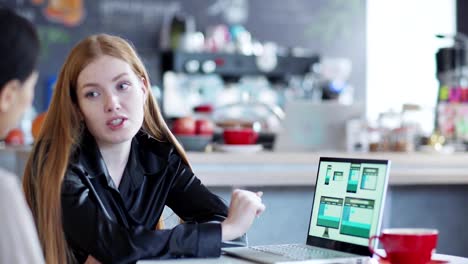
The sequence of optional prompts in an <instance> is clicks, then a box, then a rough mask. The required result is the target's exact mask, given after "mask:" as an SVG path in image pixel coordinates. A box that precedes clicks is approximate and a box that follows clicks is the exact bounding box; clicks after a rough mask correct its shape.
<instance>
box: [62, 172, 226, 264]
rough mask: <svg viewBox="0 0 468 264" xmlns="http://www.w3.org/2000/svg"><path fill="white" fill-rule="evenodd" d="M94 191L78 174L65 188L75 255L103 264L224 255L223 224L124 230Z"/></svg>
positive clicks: (67, 223) (70, 177)
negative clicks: (222, 253)
mask: <svg viewBox="0 0 468 264" xmlns="http://www.w3.org/2000/svg"><path fill="white" fill-rule="evenodd" d="M68 173H72V174H74V172H71V171H69V172H68ZM92 188H93V187H92V185H91V184H86V181H83V178H81V179H80V177H78V175H76V174H75V175H67V177H66V179H65V181H64V183H63V185H62V210H63V226H64V231H65V236H66V238H67V242H68V244H69V246H71V247H72V248H73V249H74V250H75V251H80V252H86V253H89V254H91V255H93V256H94V257H95V258H96V259H98V260H99V261H101V262H103V263H129V262H134V261H136V260H138V259H142V258H154V257H157V258H161V259H165V258H174V257H216V256H219V255H220V247H221V245H220V244H221V226H220V224H219V223H200V224H198V223H192V222H189V223H185V224H180V225H178V226H176V227H175V228H173V229H170V230H157V231H155V230H148V229H146V228H144V227H143V226H136V227H133V228H124V227H123V226H121V225H119V224H118V223H117V222H116V221H114V220H113V219H112V218H111V217H110V216H109V214H108V213H107V212H106V209H105V208H104V207H103V206H102V204H101V205H100V204H99V202H100V201H99V199H98V198H95V197H92V195H89V194H90V192H92ZM186 203H187V204H189V203H190V202H188V201H186ZM176 208H178V209H179V208H180V207H176ZM188 215H193V214H192V213H189V214H188Z"/></svg>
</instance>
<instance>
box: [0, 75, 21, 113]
mask: <svg viewBox="0 0 468 264" xmlns="http://www.w3.org/2000/svg"><path fill="white" fill-rule="evenodd" d="M20 86H21V83H20V81H19V80H16V79H14V80H10V81H8V82H7V83H6V84H5V85H4V86H3V88H2V89H1V90H0V112H2V113H5V112H8V110H9V109H10V108H11V106H12V105H14V103H15V101H16V97H17V96H18V92H19V89H20V88H21V87H20Z"/></svg>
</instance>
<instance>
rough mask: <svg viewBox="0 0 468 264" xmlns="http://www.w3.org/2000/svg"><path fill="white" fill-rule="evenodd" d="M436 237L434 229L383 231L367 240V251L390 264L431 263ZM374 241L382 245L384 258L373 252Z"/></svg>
mask: <svg viewBox="0 0 468 264" xmlns="http://www.w3.org/2000/svg"><path fill="white" fill-rule="evenodd" d="M437 236H438V231H437V230H436V229H424V228H390V229H385V230H383V231H382V234H381V235H380V236H372V237H371V238H370V239H369V250H370V251H371V252H372V254H375V255H377V256H379V257H380V258H381V259H384V260H387V261H389V262H390V263H392V264H426V263H429V262H430V261H431V257H432V252H433V251H434V249H435V248H436V245H437ZM375 239H378V240H380V242H381V243H382V246H383V249H384V250H385V253H386V255H387V256H386V257H384V256H381V255H380V254H379V253H377V252H376V251H375V249H374V247H373V246H372V241H373V240H375Z"/></svg>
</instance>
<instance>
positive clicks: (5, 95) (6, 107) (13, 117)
mask: <svg viewBox="0 0 468 264" xmlns="http://www.w3.org/2000/svg"><path fill="white" fill-rule="evenodd" d="M38 55H39V39H38V36H37V32H36V29H35V27H34V26H33V25H32V24H31V23H30V22H29V21H28V20H27V19H25V18H23V17H21V16H19V15H17V14H16V13H15V12H13V11H12V10H10V9H8V8H4V7H0V137H3V136H5V134H6V133H8V131H9V130H10V129H11V128H13V127H15V126H16V125H17V123H18V121H19V119H20V118H21V116H22V114H23V113H24V111H25V110H26V109H27V108H29V107H30V106H31V103H32V99H33V97H34V86H35V85H36V82H37V77H38V73H37V71H36V63H37V59H38Z"/></svg>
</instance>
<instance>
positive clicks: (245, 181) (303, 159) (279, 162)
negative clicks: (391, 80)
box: [0, 147, 468, 187]
mask: <svg viewBox="0 0 468 264" xmlns="http://www.w3.org/2000/svg"><path fill="white" fill-rule="evenodd" d="M29 150H30V149H29V148H27V147H23V148H6V149H5V148H4V149H1V150H0V166H3V167H7V169H10V170H12V171H14V172H16V173H17V174H18V175H22V173H23V169H24V164H25V162H26V160H27V157H28V155H29ZM187 154H188V157H189V160H190V162H191V165H192V167H193V170H194V171H195V173H196V174H197V176H198V177H199V178H200V179H201V180H202V182H204V183H205V185H207V186H214V187H222V186H226V187H227V186H242V187H248V186H313V185H315V180H316V176H317V166H318V160H319V158H320V157H321V156H328V157H352V158H372V159H390V160H391V161H392V165H391V169H390V178H389V183H390V185H439V184H440V185H447V184H448V185H453V184H468V153H453V154H440V153H388V152H375V153H347V152H295V153H286V152H271V151H263V152H258V153H221V152H211V153H204V152H188V153H187Z"/></svg>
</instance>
